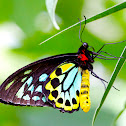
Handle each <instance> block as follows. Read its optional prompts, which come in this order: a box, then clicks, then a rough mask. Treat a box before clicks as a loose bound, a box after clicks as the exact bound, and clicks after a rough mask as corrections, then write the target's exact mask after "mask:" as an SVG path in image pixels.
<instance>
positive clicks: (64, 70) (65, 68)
mask: <svg viewBox="0 0 126 126" xmlns="http://www.w3.org/2000/svg"><path fill="white" fill-rule="evenodd" d="M74 66H75V64H73V63H67V64H63V65H61V66H60V68H61V69H62V73H64V72H66V71H68V70H69V69H70V68H72V67H74Z"/></svg>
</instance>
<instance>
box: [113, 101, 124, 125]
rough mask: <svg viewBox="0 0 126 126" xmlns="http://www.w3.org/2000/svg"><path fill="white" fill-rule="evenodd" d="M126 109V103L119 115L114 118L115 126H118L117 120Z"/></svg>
mask: <svg viewBox="0 0 126 126" xmlns="http://www.w3.org/2000/svg"><path fill="white" fill-rule="evenodd" d="M125 110H126V103H125V107H124V109H123V110H122V111H120V113H119V114H118V115H117V117H116V118H115V120H114V123H113V126H116V122H117V120H118V119H119V117H120V116H121V115H122V113H123V112H124V111H125Z"/></svg>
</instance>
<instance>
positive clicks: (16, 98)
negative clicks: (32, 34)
mask: <svg viewBox="0 0 126 126" xmlns="http://www.w3.org/2000/svg"><path fill="white" fill-rule="evenodd" d="M75 58H76V55H75V54H65V55H57V56H53V57H49V58H45V59H42V60H39V61H36V62H34V63H31V64H29V65H27V66H25V67H23V68H21V69H19V70H18V71H16V72H15V73H13V74H12V75H10V76H9V77H8V78H7V79H6V80H5V81H4V82H3V84H2V85H1V86H0V101H1V102H4V103H8V104H15V105H32V106H52V104H50V103H49V102H48V101H47V99H46V98H45V95H44V94H43V90H42V88H43V85H44V83H47V82H48V76H49V75H50V73H52V71H54V69H56V67H57V66H58V65H59V64H61V63H62V62H64V61H66V60H73V59H75Z"/></svg>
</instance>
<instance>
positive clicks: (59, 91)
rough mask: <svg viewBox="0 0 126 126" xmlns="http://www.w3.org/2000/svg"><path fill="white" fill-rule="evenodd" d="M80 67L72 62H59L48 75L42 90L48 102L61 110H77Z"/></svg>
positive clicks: (80, 76) (80, 77)
mask: <svg viewBox="0 0 126 126" xmlns="http://www.w3.org/2000/svg"><path fill="white" fill-rule="evenodd" d="M81 79H82V69H81V68H80V67H79V66H78V65H77V64H76V63H74V62H64V63H62V64H60V65H59V66H58V67H57V68H56V69H55V70H54V71H53V72H52V73H51V74H50V75H49V81H48V83H45V84H44V86H43V92H44V94H45V97H46V99H48V102H49V103H50V104H52V105H53V107H54V108H57V109H59V110H60V111H61V112H69V113H71V112H74V111H77V110H79V105H80V104H79V93H80V86H81Z"/></svg>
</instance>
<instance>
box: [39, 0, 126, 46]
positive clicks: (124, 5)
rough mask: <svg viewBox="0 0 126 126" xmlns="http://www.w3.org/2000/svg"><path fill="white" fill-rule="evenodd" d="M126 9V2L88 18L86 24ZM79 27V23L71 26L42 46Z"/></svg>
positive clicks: (83, 21)
mask: <svg viewBox="0 0 126 126" xmlns="http://www.w3.org/2000/svg"><path fill="white" fill-rule="evenodd" d="M46 1H50V0H46ZM55 6H56V4H55ZM125 8H126V2H123V3H120V4H118V5H115V6H113V7H110V8H108V9H107V10H105V11H103V12H101V13H99V14H97V15H95V16H93V17H90V18H88V19H87V20H86V22H87V23H89V22H92V21H95V20H98V19H100V18H103V17H105V16H108V15H110V14H112V13H115V12H117V11H119V10H122V9H125ZM50 11H51V9H50ZM53 11H54V10H53ZM51 13H52V12H50V14H51ZM53 17H54V16H52V18H53ZM81 22H82V24H84V23H85V20H82V21H81ZM79 25H80V22H77V23H75V24H73V25H71V26H70V27H68V28H66V29H64V30H62V31H60V32H58V33H57V34H55V35H53V36H51V37H50V38H48V39H46V40H45V41H43V42H41V43H40V45H41V44H43V43H45V42H46V41H48V40H50V39H52V38H53V37H55V36H57V35H59V34H61V33H62V32H64V31H66V30H68V29H70V28H72V27H75V26H79Z"/></svg>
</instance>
